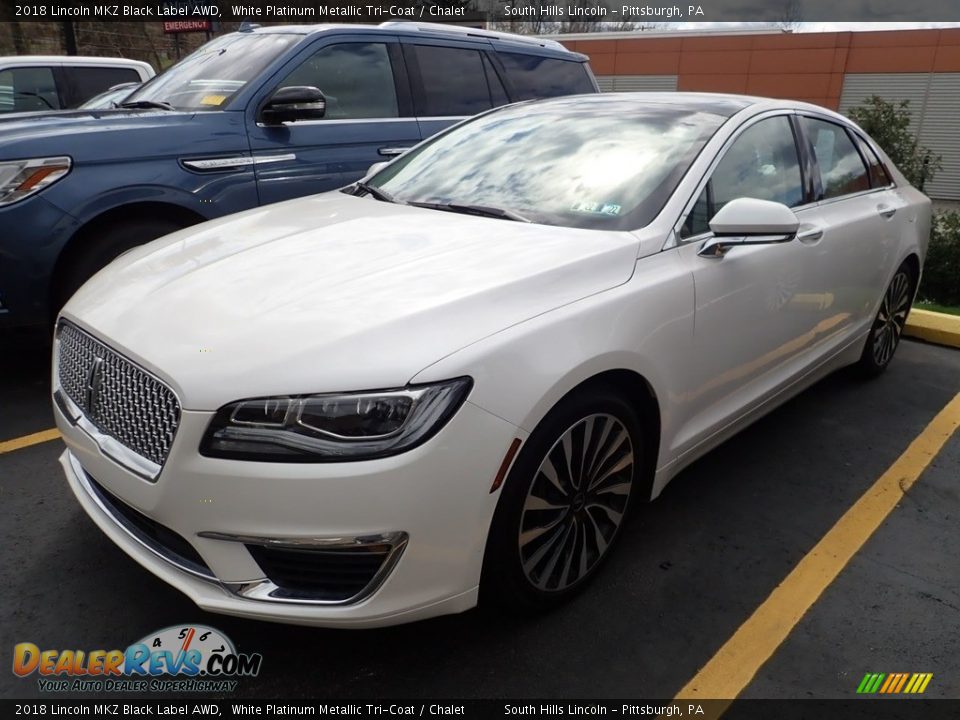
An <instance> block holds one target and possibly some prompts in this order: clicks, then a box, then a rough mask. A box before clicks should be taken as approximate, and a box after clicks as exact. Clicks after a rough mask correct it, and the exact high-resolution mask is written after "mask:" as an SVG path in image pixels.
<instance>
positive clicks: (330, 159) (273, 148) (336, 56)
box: [249, 35, 420, 205]
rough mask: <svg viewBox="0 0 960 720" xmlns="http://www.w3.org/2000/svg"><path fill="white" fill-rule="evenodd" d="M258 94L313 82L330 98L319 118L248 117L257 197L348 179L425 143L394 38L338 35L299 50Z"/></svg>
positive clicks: (273, 198)
mask: <svg viewBox="0 0 960 720" xmlns="http://www.w3.org/2000/svg"><path fill="white" fill-rule="evenodd" d="M282 77H283V79H282V80H281V81H279V82H277V83H275V84H274V85H272V86H271V87H270V92H269V93H268V94H267V96H265V97H263V98H260V99H259V101H258V107H262V105H263V103H264V102H265V100H266V97H269V95H270V94H272V93H273V92H275V91H276V90H277V89H279V88H282V87H290V86H296V85H309V86H313V87H317V88H319V89H320V90H321V91H322V92H323V94H324V96H325V97H326V108H327V109H326V114H325V116H324V117H323V118H322V119H317V120H302V121H298V122H287V123H284V124H283V125H280V126H267V125H264V124H263V123H262V122H260V121H259V120H260V118H259V117H258V113H254V114H253V115H252V116H251V117H250V120H249V122H250V123H251V126H250V129H249V136H250V146H251V150H252V152H253V157H254V163H255V165H254V167H255V169H256V176H257V189H258V191H259V193H260V203H261V204H262V205H265V204H267V203H273V202H277V201H279V200H287V199H290V198H294V197H300V196H303V195H312V194H314V193H319V192H325V191H327V190H333V189H336V188H339V187H343V186H344V185H348V184H349V183H351V182H354V181H355V180H358V179H360V178H361V177H363V175H364V174H366V172H367V170H368V168H369V167H370V166H371V165H373V164H374V163H378V162H381V161H383V160H385V159H389V158H390V157H393V156H394V154H395V153H396V152H397V151H398V150H401V149H405V148H408V147H412V146H413V145H415V144H416V143H418V142H419V141H420V128H419V126H418V124H417V120H416V118H415V117H413V113H412V104H411V101H410V97H409V85H408V83H407V79H406V72H405V69H404V67H403V56H402V53H401V52H400V47H399V43H398V42H397V40H396V38H391V37H384V36H381V35H378V36H377V37H376V39H375V40H374V39H371V38H370V36H363V35H358V36H355V37H350V36H337V38H336V39H335V40H329V39H327V40H324V41H323V44H322V45H320V46H316V47H314V48H311V49H310V51H309V53H308V54H307V56H306V57H303V56H300V57H298V58H297V59H296V60H295V61H293V62H292V63H291V67H290V68H287V69H286V70H285V72H284V74H283V75H282Z"/></svg>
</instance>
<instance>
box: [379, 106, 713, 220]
mask: <svg viewBox="0 0 960 720" xmlns="http://www.w3.org/2000/svg"><path fill="white" fill-rule="evenodd" d="M725 121H726V118H725V117H722V116H719V115H716V114H714V113H710V112H704V111H700V110H697V109H692V108H688V107H679V106H674V105H670V104H657V103H645V104H639V103H637V102H636V101H631V100H629V99H620V98H615V97H612V96H611V97H607V98H604V99H603V101H602V102H587V103H585V102H583V99H582V98H570V99H558V100H553V101H548V102H543V103H539V104H534V105H508V106H507V107H505V108H502V109H500V110H497V111H494V112H491V113H487V114H484V115H481V116H480V117H478V118H475V119H473V120H470V121H468V122H467V123H465V124H463V125H459V126H457V127H455V128H453V129H452V130H449V131H447V132H445V133H441V134H440V135H438V136H435V137H434V139H432V140H430V141H428V142H427V143H425V144H423V145H420V146H419V147H418V148H417V149H415V150H413V151H411V152H409V153H407V154H406V155H404V156H403V157H401V158H399V159H397V160H395V161H394V162H392V163H391V164H390V165H388V166H387V167H385V168H384V169H383V170H381V171H380V172H379V173H377V174H376V175H375V176H374V177H373V178H371V179H370V180H369V181H368V182H369V184H370V185H372V186H375V187H379V188H381V189H383V190H384V191H386V192H387V193H389V194H390V195H392V196H394V198H395V199H396V200H397V201H399V202H410V203H417V202H421V203H430V204H434V205H436V204H443V205H448V206H449V205H451V204H469V205H473V206H485V207H487V208H491V207H492V208H498V209H502V210H511V211H514V212H516V213H519V214H521V215H523V216H524V217H526V218H528V219H530V220H532V221H534V222H539V223H543V224H548V225H560V226H565V227H576V228H590V229H604V230H633V229H637V228H640V227H643V226H645V225H647V224H648V223H649V222H650V221H651V220H653V218H654V217H656V215H657V213H659V212H660V210H661V209H662V208H663V205H664V203H665V202H666V200H667V199H668V198H669V197H670V195H672V194H673V192H674V190H675V189H676V186H677V183H678V182H679V181H680V178H682V177H683V174H684V173H685V172H686V171H687V168H688V167H689V165H690V163H691V162H692V160H693V158H695V157H696V155H697V153H699V152H700V150H701V148H702V147H703V146H704V144H705V143H706V142H707V140H708V139H709V138H710V137H711V136H712V135H713V133H714V132H715V131H716V130H717V128H719V127H720V126H721V125H722V124H723V123H724V122H725Z"/></svg>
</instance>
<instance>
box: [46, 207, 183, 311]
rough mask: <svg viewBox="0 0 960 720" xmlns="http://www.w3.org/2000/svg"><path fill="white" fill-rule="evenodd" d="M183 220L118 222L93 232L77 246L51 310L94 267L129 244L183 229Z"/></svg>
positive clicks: (99, 266) (71, 293)
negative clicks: (93, 234)
mask: <svg viewBox="0 0 960 720" xmlns="http://www.w3.org/2000/svg"><path fill="white" fill-rule="evenodd" d="M183 227H184V225H183V223H181V222H178V221H176V220H164V219H159V218H151V219H143V220H127V221H124V222H118V223H116V224H114V225H112V226H110V227H108V228H106V229H104V230H103V231H100V232H98V233H97V234H96V235H95V236H91V237H89V238H87V240H86V241H85V242H84V243H83V245H82V246H79V247H77V248H76V250H75V252H74V254H73V255H72V256H71V257H70V261H69V263H67V265H66V267H65V268H64V272H63V273H62V275H61V277H60V278H59V285H58V286H57V287H56V288H55V289H54V295H53V303H54V305H55V307H54V308H53V310H54V314H56V312H58V311H59V310H60V308H62V307H63V306H64V305H65V304H66V302H67V300H69V299H70V297H71V296H72V295H73V294H74V293H75V292H76V291H77V290H79V289H80V286H81V285H83V284H84V283H85V282H86V281H87V280H89V279H90V278H91V277H92V276H93V275H94V274H96V273H97V271H99V270H101V269H102V268H104V267H106V266H107V265H108V264H110V262H111V261H113V260H115V259H116V258H117V257H119V256H120V255H122V254H123V253H125V252H126V251H127V250H130V249H131V248H135V247H137V246H138V245H143V244H144V243H148V242H150V241H151V240H156V239H157V238H159V237H163V236H164V235H169V234H170V233H172V232H176V231H177V230H182V229H183Z"/></svg>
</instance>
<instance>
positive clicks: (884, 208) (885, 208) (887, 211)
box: [877, 205, 897, 218]
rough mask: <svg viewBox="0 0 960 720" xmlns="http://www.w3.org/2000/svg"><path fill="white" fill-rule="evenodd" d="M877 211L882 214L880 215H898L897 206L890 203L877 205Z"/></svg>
mask: <svg viewBox="0 0 960 720" xmlns="http://www.w3.org/2000/svg"><path fill="white" fill-rule="evenodd" d="M877 213H878V214H879V215H880V217H884V218H892V217H893V216H894V215H896V213H897V209H896V208H895V207H891V206H890V205H877Z"/></svg>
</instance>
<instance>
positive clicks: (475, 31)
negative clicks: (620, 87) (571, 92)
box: [380, 20, 570, 52]
mask: <svg viewBox="0 0 960 720" xmlns="http://www.w3.org/2000/svg"><path fill="white" fill-rule="evenodd" d="M380 27H392V28H396V29H402V28H406V29H407V30H419V31H420V32H435V33H441V34H443V33H446V34H451V35H454V34H456V35H470V36H473V37H478V38H485V39H487V40H505V41H507V42H515V43H523V44H525V45H536V46H537V47H542V48H549V49H551V50H560V51H562V52H570V50H568V49H567V48H566V47H564V46H563V45H562V44H560V43H559V42H557V41H556V40H548V39H546V38H542V37H530V36H528V35H517V34H515V33H507V32H499V31H497V30H485V29H483V28H475V27H468V26H466V25H445V24H442V23H431V22H416V21H408V20H388V21H386V22H382V23H380Z"/></svg>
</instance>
